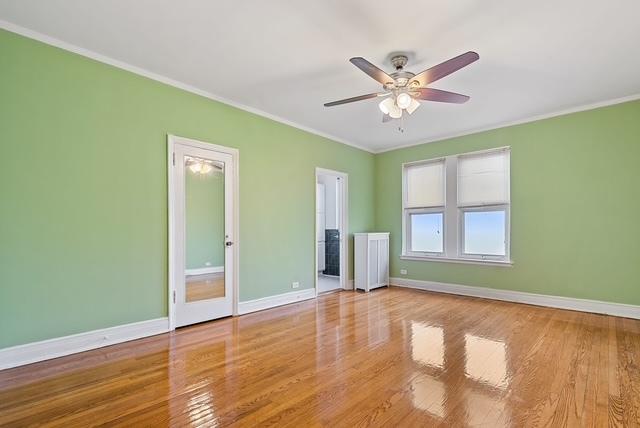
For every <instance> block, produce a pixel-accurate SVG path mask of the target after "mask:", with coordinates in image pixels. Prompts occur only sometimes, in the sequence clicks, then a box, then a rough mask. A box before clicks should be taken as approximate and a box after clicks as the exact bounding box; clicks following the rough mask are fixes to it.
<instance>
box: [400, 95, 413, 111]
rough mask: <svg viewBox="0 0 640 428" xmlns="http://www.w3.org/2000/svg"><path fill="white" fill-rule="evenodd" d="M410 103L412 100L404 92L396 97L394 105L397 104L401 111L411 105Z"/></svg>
mask: <svg viewBox="0 0 640 428" xmlns="http://www.w3.org/2000/svg"><path fill="white" fill-rule="evenodd" d="M411 101H413V98H411V95H409V94H407V93H406V92H402V93H400V94H399V95H398V96H397V97H396V104H398V107H400V108H401V109H406V108H408V107H409V106H410V105H411Z"/></svg>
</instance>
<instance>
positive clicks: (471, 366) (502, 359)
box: [464, 334, 507, 389]
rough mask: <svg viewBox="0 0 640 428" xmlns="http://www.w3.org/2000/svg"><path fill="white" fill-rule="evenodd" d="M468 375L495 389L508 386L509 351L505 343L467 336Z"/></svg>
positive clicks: (466, 366)
mask: <svg viewBox="0 0 640 428" xmlns="http://www.w3.org/2000/svg"><path fill="white" fill-rule="evenodd" d="M464 339H465V352H466V357H467V359H466V363H465V364H466V365H465V368H466V374H467V376H468V377H470V378H472V379H474V380H477V381H478V382H482V383H486V384H488V385H489V386H492V387H495V388H501V389H503V388H505V387H506V386H507V351H506V348H505V344H504V343H503V342H498V341H496V340H491V339H485V338H483V337H478V336H474V335H472V334H465V337H464Z"/></svg>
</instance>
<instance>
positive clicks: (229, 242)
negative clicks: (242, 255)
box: [224, 241, 233, 247]
mask: <svg viewBox="0 0 640 428" xmlns="http://www.w3.org/2000/svg"><path fill="white" fill-rule="evenodd" d="M224 245H226V246H227V247H230V246H232V245H233V242H231V241H227V242H225V243H224Z"/></svg>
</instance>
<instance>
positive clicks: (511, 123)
mask: <svg viewBox="0 0 640 428" xmlns="http://www.w3.org/2000/svg"><path fill="white" fill-rule="evenodd" d="M636 100H640V94H634V95H629V96H626V97H621V98H613V99H610V100H606V101H599V102H596V103H590V104H583V105H580V106H577V107H571V108H568V109H564V110H557V111H555V112H553V113H545V114H541V115H537V116H531V117H528V118H525V119H519V120H513V121H509V122H503V123H499V124H497V125H491V126H485V127H480V128H473V129H470V130H467V131H463V132H458V133H453V134H447V135H445V136H442V137H436V138H433V139H428V140H421V141H418V142H415V143H408V144H403V145H400V146H395V147H388V148H384V149H379V150H375V151H373V153H375V154H379V153H386V152H392V151H394V150H400V149H406V148H408V147H415V146H420V145H422V144H428V143H435V142H437V141H444V140H450V139H452V138H458V137H464V136H465V135H472V134H479V133H481V132H486V131H492V130H494V129H500V128H508V127H510V126H515V125H523V124H525V123H531V122H537V121H539V120H544V119H551V118H554V117H558V116H565V115H567V114H572V113H579V112H581V111H588V110H595V109H598V108H601V107H608V106H613V105H616V104H622V103H626V102H629V101H636Z"/></svg>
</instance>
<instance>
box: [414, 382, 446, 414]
mask: <svg viewBox="0 0 640 428" xmlns="http://www.w3.org/2000/svg"><path fill="white" fill-rule="evenodd" d="M411 392H412V393H413V395H412V401H413V406H414V407H415V408H416V409H419V410H424V411H425V412H428V413H431V414H432V415H433V416H435V417H437V418H442V417H444V399H445V396H444V393H445V390H444V384H443V383H442V382H440V381H439V380H436V379H434V378H433V377H431V376H428V375H422V374H421V375H418V376H417V377H415V378H414V379H413V380H412V381H411Z"/></svg>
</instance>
